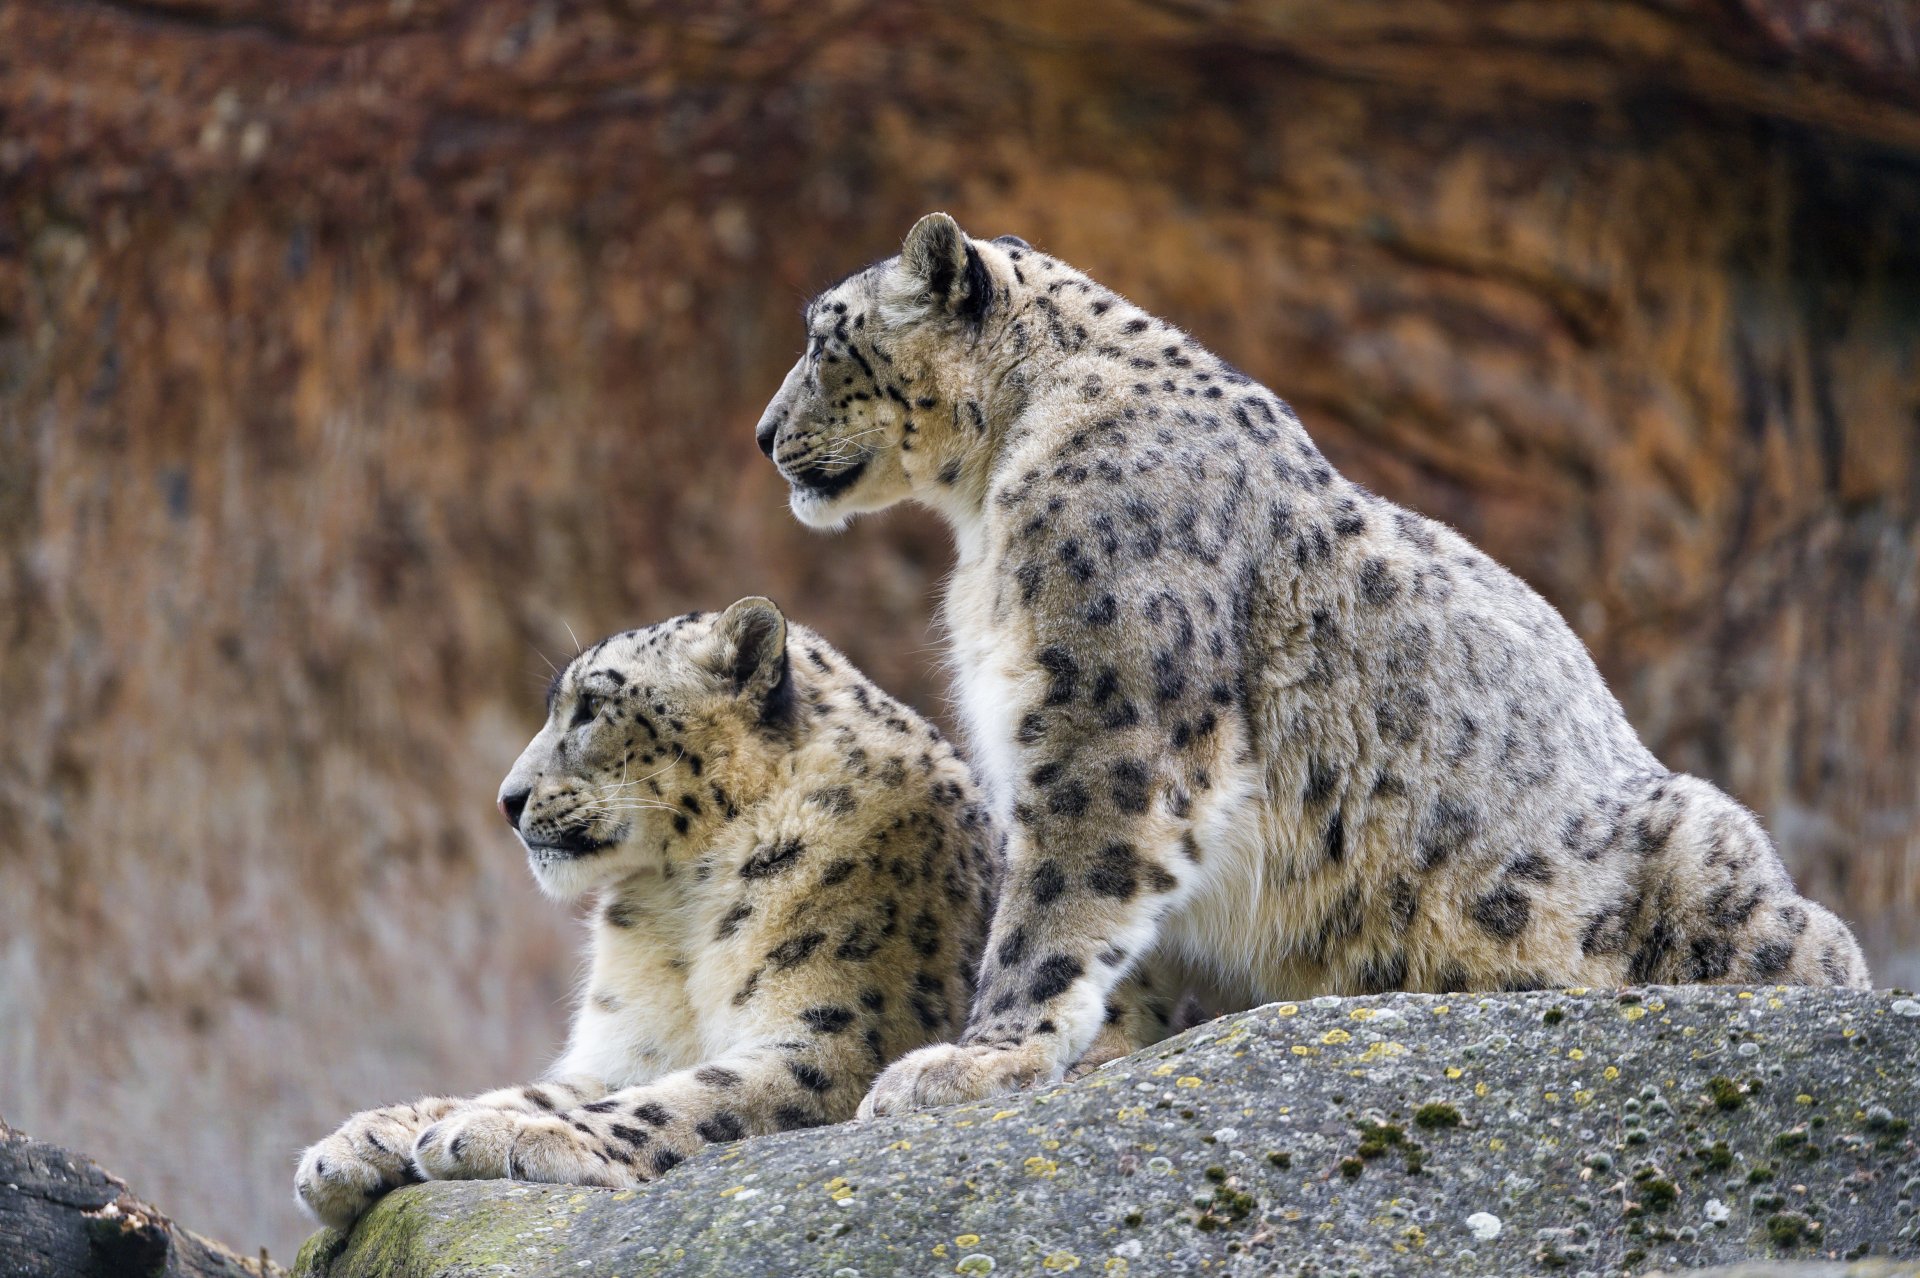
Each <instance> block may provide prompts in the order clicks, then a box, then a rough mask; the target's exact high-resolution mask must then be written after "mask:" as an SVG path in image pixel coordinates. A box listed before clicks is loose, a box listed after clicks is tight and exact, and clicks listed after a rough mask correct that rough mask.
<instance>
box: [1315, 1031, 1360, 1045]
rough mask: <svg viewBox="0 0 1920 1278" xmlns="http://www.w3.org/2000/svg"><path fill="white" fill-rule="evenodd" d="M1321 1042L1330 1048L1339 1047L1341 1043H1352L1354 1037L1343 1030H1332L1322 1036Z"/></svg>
mask: <svg viewBox="0 0 1920 1278" xmlns="http://www.w3.org/2000/svg"><path fill="white" fill-rule="evenodd" d="M1320 1041H1321V1042H1322V1043H1325V1044H1326V1045H1327V1046H1328V1047H1337V1046H1338V1045H1340V1044H1341V1043H1351V1042H1352V1041H1353V1035H1351V1034H1349V1033H1347V1032H1346V1031H1345V1030H1343V1029H1330V1030H1328V1031H1327V1032H1326V1033H1324V1034H1322V1035H1321V1036H1320Z"/></svg>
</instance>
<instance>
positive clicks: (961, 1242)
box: [953, 1234, 980, 1247]
mask: <svg viewBox="0 0 1920 1278" xmlns="http://www.w3.org/2000/svg"><path fill="white" fill-rule="evenodd" d="M953 1245H954V1246H956V1247H978V1246H979V1245H980V1235H979V1234H961V1235H959V1236H958V1237H956V1238H955V1239H954V1240H953Z"/></svg>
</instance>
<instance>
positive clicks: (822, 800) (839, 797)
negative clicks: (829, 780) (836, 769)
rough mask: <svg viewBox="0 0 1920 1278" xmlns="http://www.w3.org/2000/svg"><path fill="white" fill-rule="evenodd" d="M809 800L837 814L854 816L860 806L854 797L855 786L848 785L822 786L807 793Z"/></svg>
mask: <svg viewBox="0 0 1920 1278" xmlns="http://www.w3.org/2000/svg"><path fill="white" fill-rule="evenodd" d="M807 802H808V803H812V804H817V805H818V806H820V807H823V808H825V809H826V810H827V811H829V812H831V813H833V814H834V815H835V816H852V815H853V812H854V809H855V808H856V807H857V806H858V805H857V804H855V802H854V799H853V787H852V786H846V785H829V786H822V787H821V788H820V789H818V790H815V791H813V792H812V793H811V794H809V795H807Z"/></svg>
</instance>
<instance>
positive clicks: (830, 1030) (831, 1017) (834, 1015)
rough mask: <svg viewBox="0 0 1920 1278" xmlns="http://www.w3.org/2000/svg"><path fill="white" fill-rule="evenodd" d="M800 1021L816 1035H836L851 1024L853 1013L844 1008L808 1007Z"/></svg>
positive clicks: (801, 1014) (801, 1015)
mask: <svg viewBox="0 0 1920 1278" xmlns="http://www.w3.org/2000/svg"><path fill="white" fill-rule="evenodd" d="M800 1019H801V1020H802V1021H804V1022H805V1023H806V1026H807V1028H808V1029H810V1030H813V1031H815V1032H816V1033H820V1034H838V1033H839V1032H840V1031H841V1030H843V1029H845V1028H846V1027H847V1026H849V1025H851V1024H853V1013H852V1012H851V1011H849V1010H848V1009H846V1008H844V1007H809V1008H808V1009H807V1010H806V1011H804V1012H802V1013H800Z"/></svg>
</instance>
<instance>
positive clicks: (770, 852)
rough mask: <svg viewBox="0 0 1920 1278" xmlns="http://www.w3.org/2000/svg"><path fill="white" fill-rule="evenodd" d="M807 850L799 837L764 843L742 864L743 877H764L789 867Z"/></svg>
mask: <svg viewBox="0 0 1920 1278" xmlns="http://www.w3.org/2000/svg"><path fill="white" fill-rule="evenodd" d="M806 850H807V845H806V844H805V843H804V842H802V841H801V840H800V839H799V838H798V837H790V838H785V839H782V840H780V841H779V842H778V843H763V844H761V845H760V846H759V847H757V848H755V849H754V850H753V855H752V856H750V857H748V858H747V859H746V861H745V862H744V863H743V864H742V865H741V866H740V877H741V878H743V879H764V878H768V877H770V876H772V875H775V874H778V873H780V872H781V871H782V870H785V869H788V868H789V867H791V866H792V865H793V863H794V862H795V861H797V860H799V858H800V857H801V855H802V854H803V853H805V852H806Z"/></svg>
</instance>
